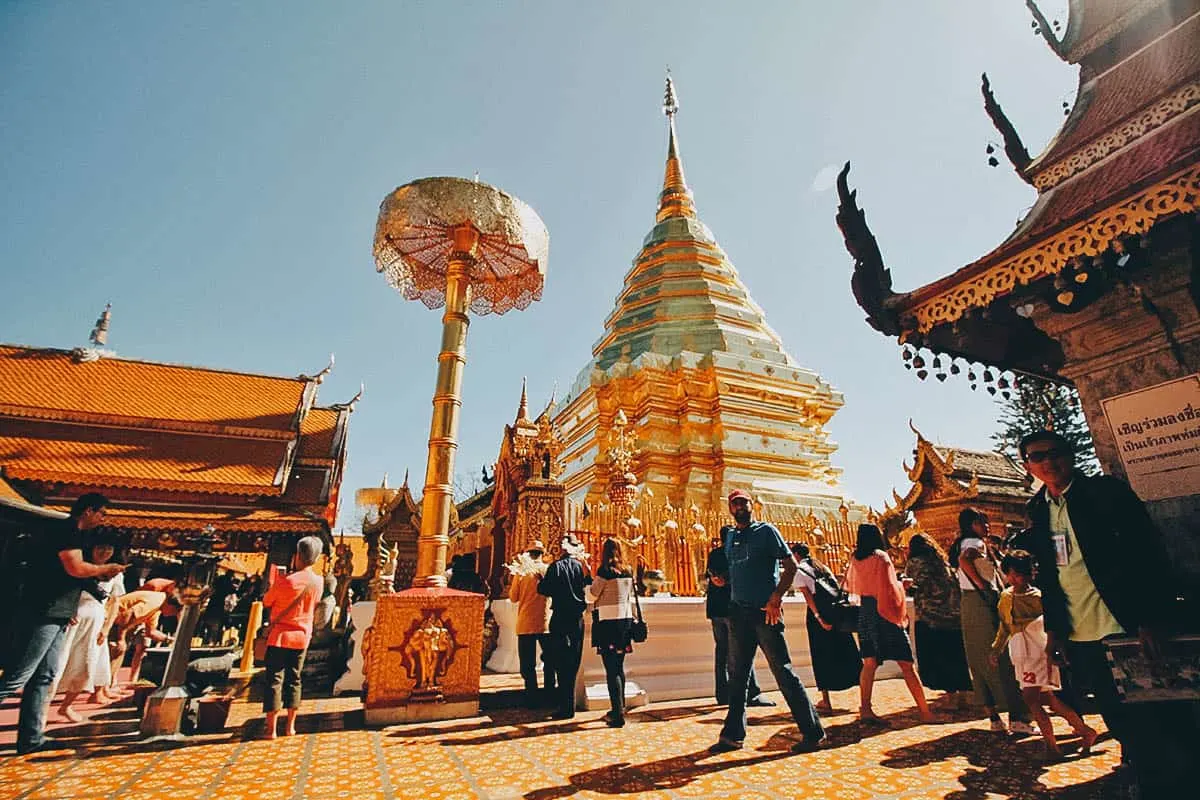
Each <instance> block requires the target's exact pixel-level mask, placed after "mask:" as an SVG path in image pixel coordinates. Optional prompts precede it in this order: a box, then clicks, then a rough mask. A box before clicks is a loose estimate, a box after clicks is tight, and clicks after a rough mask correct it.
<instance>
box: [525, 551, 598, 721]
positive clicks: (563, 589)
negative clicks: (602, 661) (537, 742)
mask: <svg viewBox="0 0 1200 800" xmlns="http://www.w3.org/2000/svg"><path fill="white" fill-rule="evenodd" d="M586 557H587V551H586V550H584V548H583V545H582V544H580V543H579V540H578V539H576V538H575V537H574V536H573V535H571V534H569V533H568V534H567V535H566V536H564V537H563V540H562V554H561V555H559V557H558V560H556V561H555V562H554V563H553V564H551V565H550V566H549V567H548V568H547V569H546V574H545V575H544V576H543V577H542V579H541V580H540V581H538V594H544V595H545V596H546V597H549V598H550V632H549V633H548V634H546V645H547V648H546V649H547V651H548V652H549V654H550V663H551V664H553V665H554V675H555V679H556V681H555V682H556V683H557V686H558V698H557V703H556V709H555V711H554V718H555V719H570V718H571V717H574V716H575V676H576V675H577V674H578V673H579V664H580V662H581V661H583V612H584V610H586V609H587V596H586V594H585V591H586V587H587V585H588V584H590V583H591V582H592V576H591V574H590V572H589V571H588V569H587V566H586V565H585V563H584V559H585V558H586Z"/></svg>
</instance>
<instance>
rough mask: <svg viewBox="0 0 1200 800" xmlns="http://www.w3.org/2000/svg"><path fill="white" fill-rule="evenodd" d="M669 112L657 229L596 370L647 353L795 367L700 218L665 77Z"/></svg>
mask: <svg viewBox="0 0 1200 800" xmlns="http://www.w3.org/2000/svg"><path fill="white" fill-rule="evenodd" d="M663 110H664V111H665V112H666V115H667V121H668V140H667V159H666V168H665V170H664V177H663V188H662V191H661V192H660V193H659V201H658V209H657V212H656V214H655V225H654V227H653V228H652V229H651V230H650V232H649V233H648V234H647V235H646V237H645V239H644V240H643V242H642V250H641V252H640V253H639V254H638V256H637V258H636V259H635V260H634V263H633V267H632V268H631V269H630V270H629V272H628V273H626V275H625V287H624V289H623V290H622V292H621V294H620V295H619V296H618V297H617V302H616V307H615V308H614V310H613V312H612V313H611V314H610V315H609V317H608V318H607V319H606V320H605V333H604V336H603V337H601V339H600V340H599V341H597V342H596V344H595V345H594V346H593V349H592V352H593V355H594V357H595V361H594V366H595V367H597V368H599V369H601V370H607V369H608V368H609V367H611V366H612V365H613V364H614V363H616V362H617V361H632V360H634V359H637V358H638V356H640V355H642V354H643V353H654V354H656V355H661V356H665V357H667V358H672V357H675V356H678V355H680V354H681V353H685V352H689V353H697V354H700V355H706V354H709V353H712V352H715V351H734V352H744V353H747V354H749V353H754V354H755V355H754V357H755V358H761V359H763V360H766V361H770V362H773V363H777V364H787V365H794V364H795V361H794V360H793V359H792V357H791V356H790V355H789V354H788V353H787V352H786V351H785V350H784V348H783V343H782V341H781V340H780V338H779V336H778V335H777V334H776V333H775V332H774V331H773V330H771V328H770V326H768V325H767V322H766V318H765V315H764V314H763V310H762V308H761V307H759V305H758V304H757V303H755V302H754V300H753V299H752V298H751V297H750V292H749V291H748V290H747V289H746V286H745V284H743V283H742V280H741V277H740V276H739V275H738V271H737V269H736V268H735V267H734V265H733V264H732V262H730V260H729V258H728V256H726V254H725V252H724V251H723V250H722V249H721V246H720V245H719V244H717V241H716V238H715V237H714V236H713V234H712V232H711V231H710V230H709V229H708V227H707V226H706V225H705V224H704V223H703V222H701V221H700V220H699V218H698V217H697V214H696V206H695V202H694V200H693V196H692V192H691V189H690V188H689V187H688V185H687V180H686V178H685V176H684V171H683V161H682V158H681V156H680V149H679V142H678V136H677V133H676V128H675V116H676V114H677V112H678V110H679V105H678V102H677V100H676V96H675V87H674V83H673V82H672V81H671V78H670V76H668V78H667V91H666V97H665V102H664V107H663Z"/></svg>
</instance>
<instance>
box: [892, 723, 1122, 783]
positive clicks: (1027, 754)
mask: <svg viewBox="0 0 1200 800" xmlns="http://www.w3.org/2000/svg"><path fill="white" fill-rule="evenodd" d="M1077 743H1078V740H1077V739H1075V738H1074V737H1062V738H1060V740H1059V746H1060V747H1061V748H1062V749H1063V752H1064V754H1065V755H1066V759H1067V760H1077V759H1080V758H1088V757H1089V756H1088V755H1081V754H1080V753H1079V752H1078V750H1077ZM1100 752H1103V750H1102V749H1095V748H1094V749H1093V751H1092V755H1095V754H1097V753H1100ZM952 758H965V759H966V760H967V762H968V763H969V764H970V767H969V768H968V769H966V770H965V771H964V772H963V774H962V775H960V776H959V778H958V781H959V783H961V784H962V786H963V788H962V789H961V790H957V791H952V792H949V793H948V794H946V795H945V800H986V798H989V797H994V796H996V795H1000V796H1002V797H1013V798H1017V797H1020V798H1024V797H1031V798H1032V797H1045V798H1059V800H1085V798H1086V800H1101V798H1112V799H1113V800H1116V799H1117V798H1124V797H1126V794H1125V791H1124V786H1123V782H1122V781H1121V780H1120V779H1119V778H1118V777H1117V776H1116V775H1115V774H1108V775H1104V776H1102V777H1100V778H1097V779H1095V780H1092V781H1088V782H1086V783H1080V784H1075V785H1073V786H1070V787H1065V788H1050V787H1048V786H1046V785H1045V784H1044V783H1042V781H1041V777H1042V776H1043V775H1044V774H1045V773H1046V772H1047V769H1048V767H1047V766H1046V764H1045V761H1044V759H1043V750H1042V742H1041V738H1040V737H1026V738H1023V739H1012V738H1009V737H1007V736H998V735H997V734H995V733H992V732H990V731H983V730H967V731H959V732H957V733H952V734H950V735H948V736H943V737H940V738H937V739H930V740H929V741H925V742H920V743H918V744H912V745H908V746H906V747H901V748H897V749H895V750H890V751H888V753H887V758H885V759H884V760H883V761H882V762H880V763H881V765H882V766H884V767H890V768H892V769H914V768H920V767H922V766H926V765H929V764H933V763H935V762H938V761H947V760H949V759H952Z"/></svg>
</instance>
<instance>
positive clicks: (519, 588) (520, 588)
mask: <svg viewBox="0 0 1200 800" xmlns="http://www.w3.org/2000/svg"><path fill="white" fill-rule="evenodd" d="M545 550H546V548H545V545H543V544H542V543H541V542H536V541H535V542H533V543H532V544H531V545H530V547H529V549H528V550H526V551H525V553H524V557H523V558H521V559H519V560H518V562H517V566H515V567H514V568H513V579H512V584H510V585H509V587H508V599H509V600H511V601H512V602H513V603H515V604H516V606H517V658H519V659H520V661H521V677H522V678H523V679H524V680H525V705H526V706H527V707H529V708H535V707H537V706H538V705H540V703H539V696H538V681H537V651H538V648H541V651H542V683H543V689H544V692H545V695H546V696H549V695H552V694H553V693H554V669H553V667H552V666H551V664H550V658H549V655H548V653H547V649H546V644H547V630H548V629H549V624H550V598H548V597H546V596H545V595H542V594H538V581H539V580H541V578H542V576H543V575H545V574H546V568H547V566H549V565H547V564H546V563H545V562H544V561H542V555H543V553H545Z"/></svg>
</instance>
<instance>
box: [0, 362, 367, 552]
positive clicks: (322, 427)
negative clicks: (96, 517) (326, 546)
mask: <svg viewBox="0 0 1200 800" xmlns="http://www.w3.org/2000/svg"><path fill="white" fill-rule="evenodd" d="M330 366H332V364H331V365H330ZM326 374H328V368H327V369H325V370H322V371H321V372H320V373H318V374H316V375H314V376H307V375H301V376H299V377H294V378H285V377H275V376H269V375H256V374H250V373H244V372H233V371H226V370H217V369H210V368H206V367H194V366H185V365H179V364H163V363H156V362H151V361H140V360H134V359H126V358H118V357H116V356H115V355H112V354H111V353H107V352H105V351H102V350H99V349H95V348H87V349H83V348H81V349H77V350H58V349H52V348H39V347H24V346H17V345H0V495H3V496H4V497H6V498H7V502H6V504H5V505H6V507H7V508H8V509H10V510H12V511H22V512H24V513H25V514H27V515H28V516H26V517H25V518H24V520H25V522H26V523H28V521H29V519H31V518H32V516H36V515H41V516H57V515H60V514H61V512H65V511H66V510H68V509H69V507H70V504H71V502H72V501H73V500H74V499H75V498H76V497H78V496H80V495H82V494H84V493H86V492H101V493H103V494H104V495H106V496H107V497H108V498H109V499H110V500H112V502H113V505H112V507H110V508H109V509H108V511H107V514H106V518H105V524H106V526H107V527H108V528H109V529H111V530H114V531H115V532H117V533H118V534H119V535H121V536H122V538H123V539H124V540H125V541H126V542H127V543H129V544H130V545H132V546H134V547H137V548H143V549H148V550H159V551H168V552H169V551H175V550H181V549H190V541H191V539H192V538H193V537H195V536H196V535H198V534H201V533H207V534H209V535H211V536H212V537H214V539H215V543H214V549H215V550H217V551H221V552H228V553H237V552H243V553H264V554H266V555H267V556H268V557H269V560H270V561H272V562H274V563H287V560H288V558H290V555H291V552H292V547H293V545H294V542H295V541H296V539H298V538H299V537H301V536H305V535H316V536H320V537H321V538H322V539H324V540H325V541H326V542H329V543H331V541H332V540H331V537H330V530H331V527H332V525H333V523H334V520H335V518H336V515H337V509H338V493H339V488H340V485H341V480H342V469H343V466H344V464H345V459H346V435H347V430H348V426H349V420H350V414H351V412H352V411H353V409H354V404H355V401H356V400H357V398H355V400H351V401H350V402H347V403H342V404H336V405H332V406H318V405H317V403H316V400H317V390H318V387H319V386H320V384H321V382H322V380H323V379H324V377H325V375H326ZM56 512H58V513H57V514H56ZM8 519H9V522H8V523H7V524H6V531H5V532H6V533H14V532H19V531H18V529H19V528H20V527H21V525H22V521H21V520H20V519H17V518H15V517H10V518H8ZM10 538H11V537H8V536H4V537H0V539H3V540H5V541H8V540H9V539H10Z"/></svg>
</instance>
